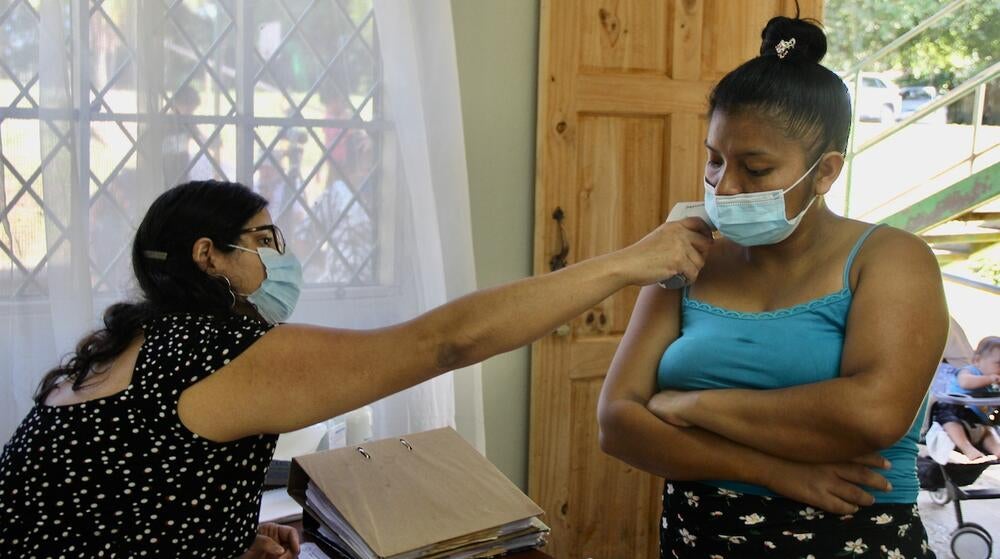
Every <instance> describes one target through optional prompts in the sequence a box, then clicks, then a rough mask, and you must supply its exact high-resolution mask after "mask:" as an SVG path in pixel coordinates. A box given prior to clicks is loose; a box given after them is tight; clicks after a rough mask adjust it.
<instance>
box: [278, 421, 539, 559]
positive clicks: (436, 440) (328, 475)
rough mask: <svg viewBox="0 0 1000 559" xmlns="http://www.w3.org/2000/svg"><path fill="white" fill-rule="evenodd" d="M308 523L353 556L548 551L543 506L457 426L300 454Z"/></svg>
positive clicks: (293, 481)
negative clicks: (467, 439) (516, 483)
mask: <svg viewBox="0 0 1000 559" xmlns="http://www.w3.org/2000/svg"><path fill="white" fill-rule="evenodd" d="M288 491H289V493H290V494H291V495H292V496H293V497H295V499H296V500H297V501H298V502H299V503H301V504H302V505H303V507H304V509H305V515H304V517H303V526H304V528H305V530H306V531H307V532H308V533H309V534H310V535H312V536H313V537H314V538H315V540H316V541H317V542H318V543H320V544H321V546H322V547H325V548H326V550H327V551H328V552H329V553H331V554H332V555H341V556H344V557H348V558H350V559H436V558H454V559H474V558H489V557H498V556H501V555H504V554H507V553H510V552H513V551H520V550H526V549H531V548H537V547H541V546H543V545H545V542H546V538H547V535H548V532H549V529H548V527H547V526H546V525H545V524H544V523H543V522H542V521H541V520H540V519H539V516H540V515H541V514H542V510H541V509H540V508H538V506H537V505H535V503H533V502H532V501H531V500H530V499H529V498H528V497H527V496H525V495H524V494H523V493H521V491H520V490H519V489H518V488H517V487H516V486H515V485H514V484H513V483H511V482H510V480H508V479H507V478H506V477H504V476H503V474H501V473H500V471H499V470H497V469H496V467H494V466H493V465H492V464H491V463H490V462H489V461H488V460H486V458H484V457H483V456H482V455H480V454H479V453H478V452H477V451H476V450H475V449H474V448H472V447H471V446H470V445H468V443H466V442H465V441H464V440H463V439H462V438H461V437H460V436H459V435H458V433H456V432H455V431H454V430H452V429H448V428H445V429H437V430H434V431H427V432H425V433H417V434H414V435H408V436H405V437H403V438H394V439H384V440H381V441H374V442H371V443H366V444H364V445H362V446H359V447H347V448H343V449H338V450H332V451H327V452H321V453H317V454H313V455H309V456H301V457H297V458H295V460H294V462H293V464H292V470H291V475H290V478H289V488H288Z"/></svg>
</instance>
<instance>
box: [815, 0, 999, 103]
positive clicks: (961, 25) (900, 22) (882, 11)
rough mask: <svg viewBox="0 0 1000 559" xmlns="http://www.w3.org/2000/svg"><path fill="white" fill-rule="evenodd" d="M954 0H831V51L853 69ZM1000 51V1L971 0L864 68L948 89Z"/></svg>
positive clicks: (840, 66)
mask: <svg viewBox="0 0 1000 559" xmlns="http://www.w3.org/2000/svg"><path fill="white" fill-rule="evenodd" d="M949 2H950V0H906V1H905V2H902V1H895V2H885V1H884V0H828V1H827V3H826V13H825V16H824V26H825V27H826V31H827V40H828V41H829V45H828V47H829V48H828V54H827V58H826V59H825V60H824V63H825V64H826V65H827V66H829V67H830V68H833V69H834V70H837V71H846V70H848V69H850V68H852V67H854V66H855V65H856V64H857V63H858V62H860V61H861V60H863V59H864V58H865V57H866V56H868V55H870V54H872V53H874V52H875V51H877V50H878V49H879V48H881V47H883V46H885V45H887V44H889V43H890V42H892V41H893V40H894V39H895V38H896V37H899V36H900V35H902V34H903V33H905V32H906V31H908V30H910V29H912V28H913V27H915V26H917V25H918V24H919V23H920V22H921V21H923V20H924V19H926V18H928V17H930V16H931V15H933V14H934V13H936V12H937V11H938V10H940V9H941V8H943V7H944V6H945V5H947V4H948V3H949ZM998 53H1000V2H995V1H990V2H968V3H966V4H965V5H964V6H962V7H961V8H959V9H958V10H956V11H955V12H953V13H952V14H950V15H949V16H947V17H945V18H944V20H942V21H940V22H938V23H937V24H936V25H934V26H932V27H931V28H929V29H927V30H926V31H925V32H923V33H921V34H919V35H917V36H916V37H915V38H913V39H912V40H910V41H909V42H908V43H906V44H905V45H903V47H902V48H901V49H899V50H897V51H895V52H893V53H890V54H889V55H887V56H885V57H884V58H882V59H881V60H879V61H877V62H875V63H874V64H872V65H871V67H866V68H865V71H889V70H895V71H900V72H902V74H903V75H902V78H901V79H900V80H899V82H900V84H901V85H909V84H929V85H934V86H936V87H937V88H938V89H942V90H948V89H951V88H953V87H955V86H956V85H958V84H960V83H962V82H963V81H965V80H966V79H968V78H970V77H972V76H973V75H975V74H976V73H977V72H979V71H981V70H982V69H984V68H985V67H987V66H988V65H989V64H991V63H993V62H994V61H995V58H996V55H997V54H998Z"/></svg>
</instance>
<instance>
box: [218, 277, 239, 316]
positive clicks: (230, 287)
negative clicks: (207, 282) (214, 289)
mask: <svg viewBox="0 0 1000 559" xmlns="http://www.w3.org/2000/svg"><path fill="white" fill-rule="evenodd" d="M215 278H216V279H221V280H222V281H224V282H226V290H227V291H229V296H230V297H232V298H233V300H232V302H230V303H229V308H230V309H235V308H236V292H235V291H233V284H232V283H231V282H230V281H229V278H227V277H226V276H215Z"/></svg>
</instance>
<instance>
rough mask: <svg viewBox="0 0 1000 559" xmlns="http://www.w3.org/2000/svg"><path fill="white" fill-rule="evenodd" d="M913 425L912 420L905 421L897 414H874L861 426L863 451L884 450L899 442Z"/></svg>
mask: <svg viewBox="0 0 1000 559" xmlns="http://www.w3.org/2000/svg"><path fill="white" fill-rule="evenodd" d="M912 425H913V418H912V417H911V418H910V421H906V420H905V419H903V418H901V417H900V416H899V414H898V413H897V414H892V415H890V414H886V413H882V414H875V417H873V418H871V419H870V420H869V421H868V422H867V424H866V425H863V426H861V429H862V430H861V433H862V440H863V444H864V445H865V447H866V448H865V450H867V451H869V452H877V451H880V450H885V449H887V448H889V447H891V446H893V445H895V444H896V443H898V442H899V441H900V439H902V438H903V437H905V436H906V433H907V432H909V430H910V427H911V426H912Z"/></svg>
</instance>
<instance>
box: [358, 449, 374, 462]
mask: <svg viewBox="0 0 1000 559" xmlns="http://www.w3.org/2000/svg"><path fill="white" fill-rule="evenodd" d="M358 452H360V453H361V456H364V457H365V458H367V459H368V460H371V459H372V455H371V454H368V451H367V450H365V447H363V446H359V447H358Z"/></svg>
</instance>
